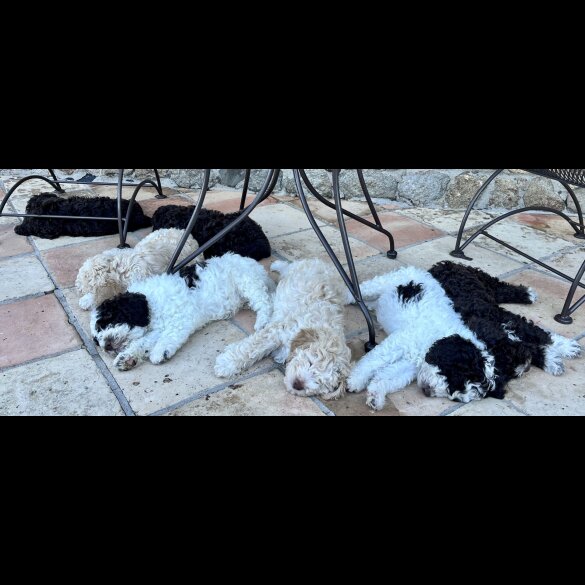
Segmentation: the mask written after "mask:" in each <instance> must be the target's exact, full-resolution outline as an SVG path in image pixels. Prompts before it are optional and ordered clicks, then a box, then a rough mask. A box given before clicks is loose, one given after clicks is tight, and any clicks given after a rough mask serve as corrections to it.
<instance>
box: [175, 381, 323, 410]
mask: <svg viewBox="0 0 585 585" xmlns="http://www.w3.org/2000/svg"><path fill="white" fill-rule="evenodd" d="M170 416H324V414H323V413H322V412H321V410H320V409H319V407H318V406H317V405H316V404H315V403H314V402H313V401H312V400H310V399H309V398H300V397H298V396H293V395H292V394H289V393H288V392H287V391H286V390H285V388H284V382H283V375H282V374H281V373H280V372H279V371H278V370H273V371H272V372H269V373H267V374H261V375H260V376H256V377H255V378H252V379H250V380H245V381H242V382H238V383H237V384H234V385H233V386H231V387H230V388H226V389H225V390H222V391H221V392H217V393H216V394H211V395H209V396H206V397H204V398H201V399H199V400H196V401H194V402H190V403H189V404H187V405H185V406H183V407H181V408H179V409H177V410H174V411H172V412H171V413H170Z"/></svg>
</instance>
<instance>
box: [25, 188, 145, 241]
mask: <svg viewBox="0 0 585 585" xmlns="http://www.w3.org/2000/svg"><path fill="white" fill-rule="evenodd" d="M128 206H129V202H128V201H127V200H125V199H124V200H122V216H123V217H126V213H127V211H128ZM26 213H29V214H31V215H71V216H78V217H110V218H111V217H118V202H117V201H116V199H110V198H109V197H79V196H73V197H66V196H58V195H55V194H54V193H40V194H39V195H34V196H33V197H31V198H30V199H29V201H28V203H27V205H26ZM150 225H152V222H151V221H150V219H149V218H148V217H146V216H145V215H144V213H143V211H142V208H141V207H140V205H139V204H138V202H135V203H134V206H133V207H132V214H131V216H130V222H129V226H128V231H130V232H132V231H135V230H139V229H142V228H145V227H149V226H150ZM14 231H15V232H16V233H17V234H18V235H19V236H37V237H39V238H44V239H47V240H54V239H55V238H59V237H61V236H70V237H84V238H88V237H97V236H107V235H112V234H117V233H118V222H117V221H103V220H92V219H43V218H38V217H25V218H24V220H23V222H22V223H21V224H20V225H17V226H16V227H15V228H14Z"/></svg>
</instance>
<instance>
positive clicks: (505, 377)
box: [423, 262, 581, 398]
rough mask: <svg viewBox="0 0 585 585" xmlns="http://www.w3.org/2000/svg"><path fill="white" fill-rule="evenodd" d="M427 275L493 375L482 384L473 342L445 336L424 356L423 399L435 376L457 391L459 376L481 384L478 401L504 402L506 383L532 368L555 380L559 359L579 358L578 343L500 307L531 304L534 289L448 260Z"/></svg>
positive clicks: (482, 364)
mask: <svg viewBox="0 0 585 585" xmlns="http://www.w3.org/2000/svg"><path fill="white" fill-rule="evenodd" d="M429 272H430V274H431V275H432V276H433V278H435V279H436V280H437V281H438V282H439V283H440V284H441V286H442V287H443V289H444V290H445V293H446V294H447V296H448V297H449V298H450V299H451V301H452V302H453V305H454V308H455V311H457V313H459V314H460V315H461V317H462V319H463V322H464V323H465V324H466V325H467V327H468V328H469V329H471V331H473V333H475V335H476V336H477V337H478V338H479V339H480V340H481V341H483V342H484V343H485V345H486V348H487V351H488V352H489V354H491V355H492V356H493V358H494V359H495V377H494V379H493V380H491V381H490V380H485V374H484V371H485V360H484V359H483V358H481V354H480V352H479V351H478V350H477V348H476V347H475V346H473V344H471V343H470V342H469V341H467V340H465V339H462V338H461V337H459V336H452V337H448V338H445V339H441V340H439V341H437V342H436V343H435V344H434V345H433V347H431V349H430V350H429V352H428V354H427V356H426V358H425V361H426V363H427V364H429V365H431V366H433V368H435V370H434V375H433V376H429V372H428V370H427V372H426V382H427V384H426V386H424V385H423V390H425V393H426V394H427V395H431V394H432V392H433V389H432V385H433V384H432V383H431V384H429V383H428V382H429V380H432V379H433V378H434V376H436V379H437V380H442V382H443V385H444V383H445V381H446V383H447V384H448V387H449V388H450V389H451V390H453V389H458V386H460V385H461V384H460V382H461V380H460V378H461V379H463V378H465V379H466V380H470V379H473V380H482V381H483V382H482V383H481V386H482V387H481V389H480V390H479V392H478V396H477V397H478V398H482V397H483V396H492V397H494V398H503V397H504V395H505V388H506V385H507V383H508V382H509V381H510V380H511V379H513V378H517V377H519V376H521V375H522V374H523V373H524V372H526V371H527V370H528V369H529V368H530V365H531V364H532V365H534V366H536V367H538V368H541V369H543V370H544V371H545V372H548V373H550V374H553V375H555V376H558V375H561V374H562V373H563V372H564V364H563V358H574V357H577V356H578V355H580V353H581V347H580V346H579V344H578V343H577V342H575V341H573V340H571V339H567V338H565V337H562V336H560V335H557V334H555V333H550V332H548V331H545V330H544V329H542V328H541V327H539V326H538V325H535V324H534V323H533V322H532V321H529V320H527V319H526V318H524V317H522V316H520V315H516V314H514V313H511V312H510V311H507V310H506V309H503V308H502V307H500V306H499V305H500V304H503V303H516V304H523V305H528V304H532V303H533V302H534V301H535V300H536V293H535V292H534V291H533V290H531V289H529V288H527V287H525V286H517V285H513V284H510V283H507V282H503V281H500V280H499V279H497V278H494V277H493V276H491V275H489V274H487V273H485V272H484V271H482V270H480V269H478V268H472V267H470V266H463V265H461V264H456V263H453V262H440V263H439V264H436V265H435V266H433V268H431V270H430V271H429ZM462 356H463V359H462ZM462 362H465V363H464V364H462ZM474 364H475V365H474ZM474 368H475V370H476V371H473V372H467V371H466V373H465V376H463V378H462V375H461V374H462V371H463V370H468V369H471V370H474Z"/></svg>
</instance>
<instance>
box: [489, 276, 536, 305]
mask: <svg viewBox="0 0 585 585" xmlns="http://www.w3.org/2000/svg"><path fill="white" fill-rule="evenodd" d="M495 297H496V303H498V305H503V304H516V305H532V304H533V303H535V302H536V301H537V300H538V294H537V293H536V291H535V290H534V289H533V288H530V287H527V286H524V285H516V284H510V283H509V282H504V281H498V284H497V287H496V291H495Z"/></svg>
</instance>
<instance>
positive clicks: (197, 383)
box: [101, 321, 273, 415]
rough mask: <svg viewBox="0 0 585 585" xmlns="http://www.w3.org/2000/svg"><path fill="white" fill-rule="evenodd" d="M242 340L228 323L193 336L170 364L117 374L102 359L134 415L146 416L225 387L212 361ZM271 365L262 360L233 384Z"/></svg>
mask: <svg viewBox="0 0 585 585" xmlns="http://www.w3.org/2000/svg"><path fill="white" fill-rule="evenodd" d="M244 337H245V335H244V333H242V332H241V331H240V330H239V329H238V328H237V327H236V326H235V325H233V324H232V323H230V322H228V321H220V322H217V323H213V324H211V325H209V326H208V327H206V328H205V329H203V330H202V331H199V332H198V333H195V335H193V336H192V337H191V339H190V340H189V342H188V343H187V344H186V345H185V346H184V347H183V348H182V349H181V350H180V351H179V353H178V354H177V355H175V357H174V358H173V359H172V360H171V361H170V362H168V363H166V364H163V365H160V366H154V365H152V364H151V363H143V364H140V365H139V366H138V367H137V368H135V369H134V370H131V371H129V372H119V371H118V370H117V369H116V368H114V367H113V364H112V362H113V360H112V358H111V357H110V356H108V355H107V354H105V353H103V352H102V353H101V355H102V357H103V359H104V362H105V363H106V365H107V367H108V368H109V369H110V371H111V372H112V374H113V376H114V378H115V379H116V381H117V382H118V384H119V385H120V387H121V388H122V389H123V391H124V394H125V395H126V397H127V398H128V401H129V402H130V405H131V406H132V408H133V410H134V411H135V412H136V413H137V414H140V415H147V414H152V413H154V412H156V411H158V410H161V409H163V408H166V407H168V406H172V405H173V404H176V403H178V402H180V401H182V400H184V399H186V398H189V397H190V396H193V395H195V394H197V393H198V392H201V391H202V390H206V389H210V388H214V387H217V386H219V385H221V384H226V383H227V382H228V380H225V379H220V378H216V377H215V375H214V374H213V368H214V365H215V359H216V357H217V356H218V355H219V354H220V353H221V352H222V351H223V350H224V349H225V347H226V346H227V345H229V344H230V343H234V342H235V341H238V340H240V339H243V338H244ZM272 363H273V362H272V360H268V359H266V360H263V361H262V362H260V363H259V364H258V365H256V366H255V367H254V368H251V369H250V370H249V371H248V372H246V373H244V374H243V375H242V376H238V377H236V378H235V379H234V381H233V383H239V382H238V380H239V379H240V378H242V377H247V376H249V375H250V374H252V373H254V372H256V371H259V370H261V369H263V368H266V367H268V366H270V365H271V364H272Z"/></svg>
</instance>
